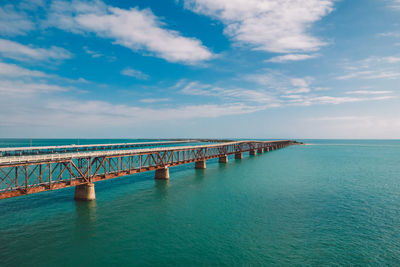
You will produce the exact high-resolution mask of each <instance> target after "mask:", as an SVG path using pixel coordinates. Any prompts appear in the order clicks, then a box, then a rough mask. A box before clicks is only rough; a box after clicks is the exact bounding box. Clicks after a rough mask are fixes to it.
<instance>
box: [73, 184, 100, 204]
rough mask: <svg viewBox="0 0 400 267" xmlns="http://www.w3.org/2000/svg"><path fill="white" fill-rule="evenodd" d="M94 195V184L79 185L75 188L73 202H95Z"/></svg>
mask: <svg viewBox="0 0 400 267" xmlns="http://www.w3.org/2000/svg"><path fill="white" fill-rule="evenodd" d="M95 199H96V194H95V191H94V184H93V183H90V184H80V185H77V186H75V200H80V201H89V200H95Z"/></svg>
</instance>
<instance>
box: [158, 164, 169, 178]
mask: <svg viewBox="0 0 400 267" xmlns="http://www.w3.org/2000/svg"><path fill="white" fill-rule="evenodd" d="M154 178H155V179H157V180H169V168H168V167H164V168H162V169H157V170H156V174H155V176H154Z"/></svg>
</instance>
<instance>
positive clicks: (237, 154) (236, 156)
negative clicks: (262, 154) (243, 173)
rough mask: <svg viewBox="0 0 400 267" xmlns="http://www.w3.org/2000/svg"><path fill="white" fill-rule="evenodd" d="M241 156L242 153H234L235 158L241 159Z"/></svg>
mask: <svg viewBox="0 0 400 267" xmlns="http://www.w3.org/2000/svg"><path fill="white" fill-rule="evenodd" d="M242 158H243V153H241V152H237V153H235V159H242Z"/></svg>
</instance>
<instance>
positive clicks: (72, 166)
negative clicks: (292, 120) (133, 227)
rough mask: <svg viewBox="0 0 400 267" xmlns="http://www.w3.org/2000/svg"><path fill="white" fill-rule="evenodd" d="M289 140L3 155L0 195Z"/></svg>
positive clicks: (37, 189) (173, 164)
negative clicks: (15, 155)
mask: <svg viewBox="0 0 400 267" xmlns="http://www.w3.org/2000/svg"><path fill="white" fill-rule="evenodd" d="M290 144H291V141H275V142H256V141H239V142H227V143H220V144H208V145H199V146H184V147H168V148H153V149H133V150H123V151H96V152H80V153H70V154H68V153H67V154H57V155H54V154H51V155H38V156H22V157H5V158H0V199H1V198H6V197H13V196H18V195H22V194H30V193H35V192H40V191H45V190H54V189H59V188H63V187H67V186H74V185H79V184H84V183H92V182H96V181H100V180H104V179H110V178H115V177H119V176H123V175H129V174H134V173H138V172H144V171H150V170H156V169H159V168H164V167H169V166H176V165H180V164H186V163H190V162H196V161H200V160H208V159H212V158H217V157H221V156H224V155H231V154H235V153H243V152H246V151H250V150H254V149H259V148H265V149H268V148H274V147H275V148H278V147H284V146H287V145H290Z"/></svg>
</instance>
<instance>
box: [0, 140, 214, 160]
mask: <svg viewBox="0 0 400 267" xmlns="http://www.w3.org/2000/svg"><path fill="white" fill-rule="evenodd" d="M207 142H221V140H216V139H183V140H171V141H158V142H136V143H116V144H89V145H61V146H27V147H0V157H6V156H23V155H40V154H60V153H71V152H82V151H99V150H121V149H128V148H140V147H161V146H171V145H176V144H187V143H193V144H195V143H207Z"/></svg>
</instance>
